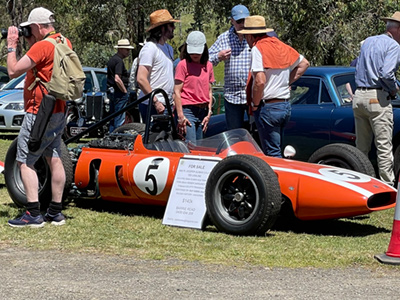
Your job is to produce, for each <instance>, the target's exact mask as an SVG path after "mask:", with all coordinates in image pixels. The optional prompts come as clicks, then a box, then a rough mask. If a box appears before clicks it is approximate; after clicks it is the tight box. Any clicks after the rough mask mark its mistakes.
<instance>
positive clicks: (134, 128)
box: [113, 123, 146, 134]
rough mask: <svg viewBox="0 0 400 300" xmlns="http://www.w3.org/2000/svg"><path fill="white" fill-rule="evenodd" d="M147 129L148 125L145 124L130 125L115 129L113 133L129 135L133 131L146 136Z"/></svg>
mask: <svg viewBox="0 0 400 300" xmlns="http://www.w3.org/2000/svg"><path fill="white" fill-rule="evenodd" d="M145 129H146V124H144V123H128V124H124V125H122V126H120V127H118V128H115V129H114V131H113V133H129V132H130V131H133V132H135V133H136V134H137V133H138V134H144V131H145Z"/></svg>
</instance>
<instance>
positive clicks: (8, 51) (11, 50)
mask: <svg viewBox="0 0 400 300" xmlns="http://www.w3.org/2000/svg"><path fill="white" fill-rule="evenodd" d="M15 51H17V49H15V48H12V47H9V48H7V53H11V52H15Z"/></svg>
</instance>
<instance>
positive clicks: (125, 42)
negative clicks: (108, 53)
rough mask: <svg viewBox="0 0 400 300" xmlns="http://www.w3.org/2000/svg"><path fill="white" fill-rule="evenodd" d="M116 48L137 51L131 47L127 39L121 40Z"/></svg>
mask: <svg viewBox="0 0 400 300" xmlns="http://www.w3.org/2000/svg"><path fill="white" fill-rule="evenodd" d="M114 48H116V49H118V48H125V49H135V47H133V46H131V44H130V43H129V41H128V40H127V39H123V40H119V41H118V45H117V46H114Z"/></svg>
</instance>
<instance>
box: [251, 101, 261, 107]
mask: <svg viewBox="0 0 400 300" xmlns="http://www.w3.org/2000/svg"><path fill="white" fill-rule="evenodd" d="M259 106H260V104H258V105H255V104H254V102H251V107H259Z"/></svg>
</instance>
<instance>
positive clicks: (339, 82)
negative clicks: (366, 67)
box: [333, 74, 356, 103]
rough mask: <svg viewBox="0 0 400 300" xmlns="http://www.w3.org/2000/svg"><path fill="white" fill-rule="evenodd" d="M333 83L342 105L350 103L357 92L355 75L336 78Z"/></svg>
mask: <svg viewBox="0 0 400 300" xmlns="http://www.w3.org/2000/svg"><path fill="white" fill-rule="evenodd" d="M333 82H334V83H335V86H336V91H337V93H338V96H339V99H340V101H341V102H342V103H345V102H350V101H351V100H352V99H353V95H354V92H355V90H356V82H355V79H354V74H346V75H340V76H335V77H334V78H333Z"/></svg>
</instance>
